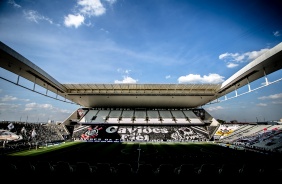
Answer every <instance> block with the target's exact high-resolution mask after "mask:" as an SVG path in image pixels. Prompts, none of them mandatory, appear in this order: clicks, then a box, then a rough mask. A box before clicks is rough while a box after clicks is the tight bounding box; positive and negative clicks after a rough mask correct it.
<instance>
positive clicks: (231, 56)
mask: <svg viewBox="0 0 282 184" xmlns="http://www.w3.org/2000/svg"><path fill="white" fill-rule="evenodd" d="M268 50H269V49H267V48H265V49H261V50H259V51H251V52H245V53H242V54H239V53H228V52H226V53H224V54H221V55H219V57H218V58H219V59H220V60H224V61H225V62H227V65H226V66H227V67H228V68H234V67H236V66H238V65H239V64H236V63H242V62H250V61H253V60H254V59H256V58H258V57H259V56H261V55H262V54H263V53H265V52H266V51H268Z"/></svg>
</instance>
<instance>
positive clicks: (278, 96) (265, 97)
mask: <svg viewBox="0 0 282 184" xmlns="http://www.w3.org/2000/svg"><path fill="white" fill-rule="evenodd" d="M279 98H282V93H278V94H274V95H269V96H262V97H259V98H258V99H259V100H267V99H279Z"/></svg>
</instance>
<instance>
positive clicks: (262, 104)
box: [257, 103, 267, 107]
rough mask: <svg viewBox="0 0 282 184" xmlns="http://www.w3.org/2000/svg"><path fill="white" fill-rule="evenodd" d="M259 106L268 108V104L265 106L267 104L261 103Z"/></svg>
mask: <svg viewBox="0 0 282 184" xmlns="http://www.w3.org/2000/svg"><path fill="white" fill-rule="evenodd" d="M257 106H260V107H265V106H267V104H265V103H259V104H257Z"/></svg>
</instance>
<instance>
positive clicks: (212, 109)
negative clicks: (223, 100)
mask: <svg viewBox="0 0 282 184" xmlns="http://www.w3.org/2000/svg"><path fill="white" fill-rule="evenodd" d="M222 109H223V107H221V106H216V107H208V108H207V111H218V110H222Z"/></svg>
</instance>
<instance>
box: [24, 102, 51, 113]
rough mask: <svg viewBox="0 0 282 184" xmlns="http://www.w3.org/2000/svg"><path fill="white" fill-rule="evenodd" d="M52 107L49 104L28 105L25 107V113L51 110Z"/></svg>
mask: <svg viewBox="0 0 282 184" xmlns="http://www.w3.org/2000/svg"><path fill="white" fill-rule="evenodd" d="M53 108H54V107H53V106H52V105H51V104H38V103H34V102H33V103H29V104H26V105H25V111H31V110H36V109H44V110H51V109H53Z"/></svg>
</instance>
